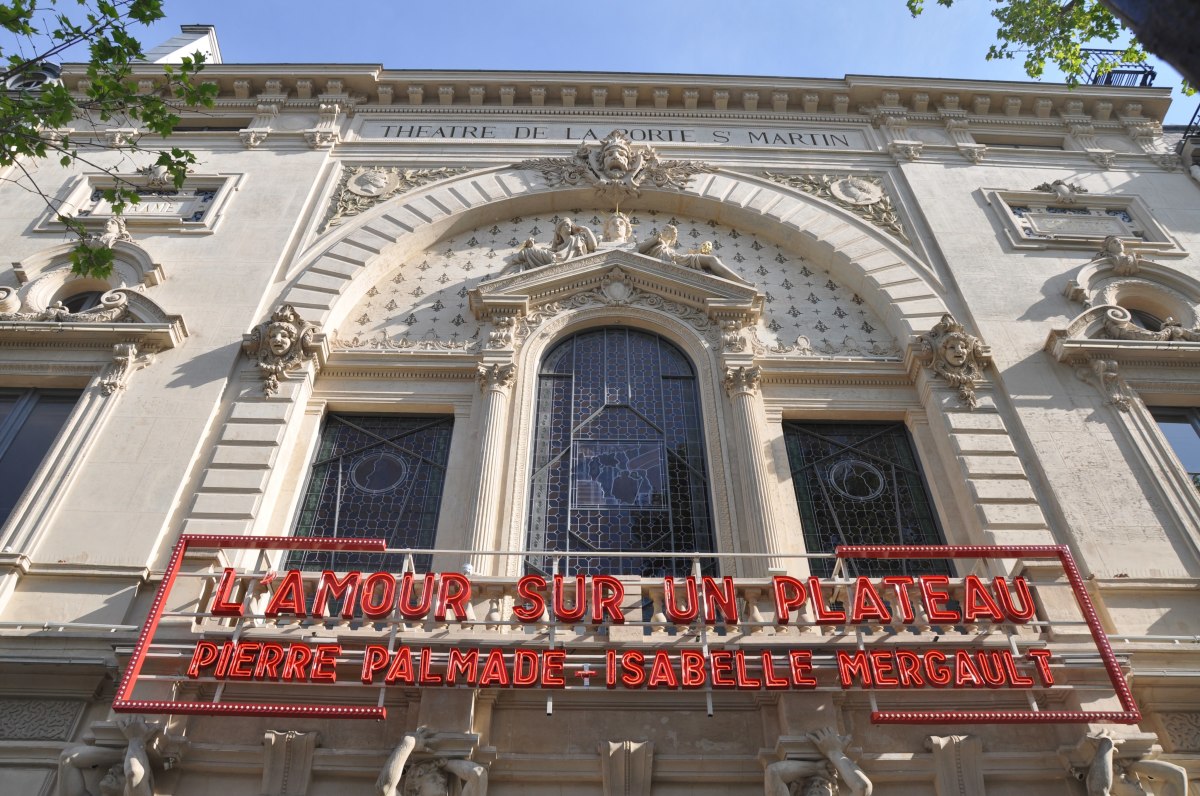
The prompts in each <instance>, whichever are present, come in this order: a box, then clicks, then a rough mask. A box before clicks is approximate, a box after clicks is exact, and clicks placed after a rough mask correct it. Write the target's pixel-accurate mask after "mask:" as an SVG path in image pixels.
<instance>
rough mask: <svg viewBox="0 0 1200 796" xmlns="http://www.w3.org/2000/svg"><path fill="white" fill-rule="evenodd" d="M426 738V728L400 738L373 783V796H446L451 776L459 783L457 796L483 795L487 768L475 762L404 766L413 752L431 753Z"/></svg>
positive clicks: (427, 762) (445, 761)
mask: <svg viewBox="0 0 1200 796" xmlns="http://www.w3.org/2000/svg"><path fill="white" fill-rule="evenodd" d="M430 737H431V733H430V732H429V729H428V728H427V727H417V728H416V729H415V730H413V731H412V732H406V733H404V735H403V736H401V738H400V743H398V744H396V748H395V749H393V750H392V753H391V754H390V755H389V756H388V759H387V762H386V763H384V764H383V770H382V771H380V772H379V777H378V779H376V780H375V793H376V794H377V796H449V794H450V779H449V778H450V777H452V776H453V777H455V778H457V779H458V780H459V782H460V783H461V786H462V787H461V789H460V790H459V796H487V787H488V776H487V769H486V768H484V767H483V766H481V765H479V764H478V763H473V762H471V761H470V760H463V759H461V758H446V757H434V758H431V759H425V760H422V761H420V762H418V763H415V764H413V765H412V766H407V763H408V759H409V757H411V756H412V754H413V752H432V751H433V749H432V748H431V747H430V746H429V739H430ZM406 768H407V770H406Z"/></svg>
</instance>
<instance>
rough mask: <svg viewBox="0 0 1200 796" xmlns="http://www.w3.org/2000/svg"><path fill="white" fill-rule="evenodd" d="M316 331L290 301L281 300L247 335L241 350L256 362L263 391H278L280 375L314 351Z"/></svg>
mask: <svg viewBox="0 0 1200 796" xmlns="http://www.w3.org/2000/svg"><path fill="white" fill-rule="evenodd" d="M316 331H317V327H316V326H314V325H313V324H311V323H309V322H308V321H306V320H304V319H303V318H301V317H300V315H299V313H297V312H296V310H295V309H294V308H293V307H292V305H291V304H284V305H282V306H280V307H279V309H277V310H275V314H273V315H272V316H271V318H270V319H269V320H267V321H264V322H263V323H260V324H259V325H258V326H256V327H254V331H252V332H250V334H248V335H246V337H245V338H244V339H243V340H242V350H243V351H245V352H246V355H247V356H249V357H251V358H252V359H254V360H255V362H256V363H257V365H258V369H259V372H260V373H262V375H263V377H264V382H263V392H264V393H266V394H267V395H274V394H275V393H277V392H279V379H280V378H281V377H282V376H284V375H285V374H286V373H287V372H288V371H292V370H296V369H297V368H299V367H301V366H302V365H303V364H304V363H305V362H306V361H308V360H309V359H312V358H313V356H315V355H316V346H315V345H314V343H313V335H314V334H316Z"/></svg>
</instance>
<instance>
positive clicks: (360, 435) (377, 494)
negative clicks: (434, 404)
mask: <svg viewBox="0 0 1200 796" xmlns="http://www.w3.org/2000/svg"><path fill="white" fill-rule="evenodd" d="M453 425H454V420H453V418H450V417H442V416H434V415H349V414H331V415H329V416H328V417H327V418H326V420H325V426H324V428H323V429H322V431H321V444H320V447H319V448H318V450H317V455H316V460H315V461H314V462H313V465H312V469H311V474H310V476H309V480H308V486H307V487H306V489H305V493H304V501H303V503H302V507H301V509H300V512H299V517H298V518H297V521H296V530H295V535H296V536H327V537H336V538H339V539H347V538H349V539H384V540H385V541H386V542H387V545H388V547H394V548H432V547H433V546H434V535H435V533H436V532H437V521H438V512H439V509H440V508H441V502H442V486H443V484H444V482H445V478H446V459H447V456H448V455H449V452H450V433H451V430H452V427H453ZM428 559H429V556H418V557H417V558H416V559H415V560H414V565H415V566H416V567H417V569H418V570H425V569H428V567H429V560H428ZM383 565H384V561H383V557H382V556H380V555H377V554H370V553H330V552H323V553H322V552H304V553H296V554H294V555H293V556H292V557H291V559H290V560H289V562H288V566H289V567H297V568H302V569H326V568H330V569H335V570H339V571H341V570H352V569H362V570H364V571H366V570H374V569H380V568H383Z"/></svg>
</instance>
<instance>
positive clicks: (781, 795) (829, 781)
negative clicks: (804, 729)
mask: <svg viewBox="0 0 1200 796" xmlns="http://www.w3.org/2000/svg"><path fill="white" fill-rule="evenodd" d="M808 737H809V738H810V739H812V742H813V743H814V744H816V747H817V749H818V751H820V752H821V754H822V755H824V756H825V760H823V761H819V760H780V761H779V762H778V763H771V764H770V765H769V766H767V770H766V773H765V774H764V776H763V794H764V796H839V794H840V789H839V787H838V779H839V778H840V779H841V781H842V782H844V783H845V784H846V787H848V788H849V789H850V794H851V796H871V788H872V785H871V780H869V779H867V775H866V774H864V773H863V770H862V769H861V768H859V767H858V765H857V764H856V763H855V762H854V761H853V760H851V759H850V758H849V757H847V756H846V747H847V746H848V745H849V743H850V737H849V736H847V735H838V733H837V730H835V729H833V728H831V727H826V728H824V729H820V730H817V731H816V732H811V733H809V734H808Z"/></svg>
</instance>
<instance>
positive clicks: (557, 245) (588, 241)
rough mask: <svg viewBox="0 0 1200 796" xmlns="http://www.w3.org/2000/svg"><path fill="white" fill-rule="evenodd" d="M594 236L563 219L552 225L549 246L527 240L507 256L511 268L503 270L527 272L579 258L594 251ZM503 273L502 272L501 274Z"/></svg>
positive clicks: (588, 230)
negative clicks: (513, 269) (515, 269)
mask: <svg viewBox="0 0 1200 796" xmlns="http://www.w3.org/2000/svg"><path fill="white" fill-rule="evenodd" d="M596 246H597V242H596V234H595V233H594V232H592V231H591V230H590V229H588V228H587V227H585V226H583V225H582V224H576V223H575V222H574V221H572V220H571V219H570V218H564V219H562V220H560V221H559V222H558V223H557V224H555V225H554V239H553V240H552V241H550V245H549V246H544V245H542V244H540V243H538V242H537V241H535V240H534V239H533V238H529V239H528V240H526V241H525V243H524V244H522V246H521V248H520V249H518V250H517V251H516V252H515V253H514V254H511V255H509V258H508V261H509V262H510V263H512V266H509V267H508V268H506V269H504V270H505V271H509V270H512V268H513V266H516V267H517V270H521V271H527V270H529V269H530V268H538V267H540V266H543V265H550V264H551V263H561V262H562V261H564V260H570V259H571V258H572V257H581V256H583V255H585V254H591V253H592V252H594V251H596ZM501 273H503V272H501Z"/></svg>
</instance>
